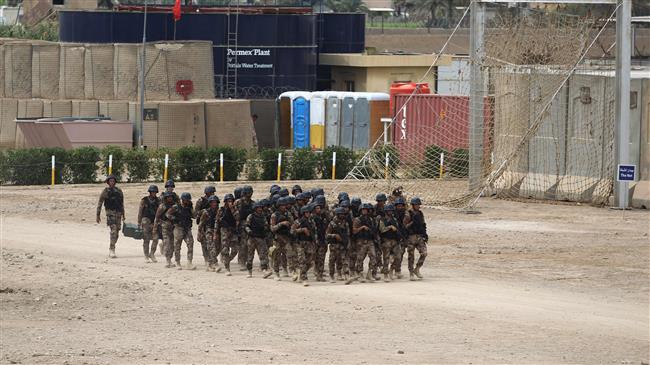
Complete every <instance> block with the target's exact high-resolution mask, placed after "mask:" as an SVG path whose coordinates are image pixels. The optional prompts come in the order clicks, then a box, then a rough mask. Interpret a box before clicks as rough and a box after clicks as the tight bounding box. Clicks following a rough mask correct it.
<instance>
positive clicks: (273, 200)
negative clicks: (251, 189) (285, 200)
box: [271, 195, 282, 206]
mask: <svg viewBox="0 0 650 365" xmlns="http://www.w3.org/2000/svg"><path fill="white" fill-rule="evenodd" d="M280 199H282V198H281V197H280V195H273V198H271V204H273V206H278V203H279V201H280Z"/></svg>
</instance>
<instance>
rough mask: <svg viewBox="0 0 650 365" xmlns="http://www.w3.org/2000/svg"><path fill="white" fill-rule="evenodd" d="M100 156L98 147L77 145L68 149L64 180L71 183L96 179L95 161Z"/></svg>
mask: <svg viewBox="0 0 650 365" xmlns="http://www.w3.org/2000/svg"><path fill="white" fill-rule="evenodd" d="M100 158H101V152H100V150H99V148H97V147H93V146H86V147H79V148H75V149H73V150H71V151H68V163H67V164H66V180H67V181H69V182H71V183H72V184H83V183H86V184H87V183H93V182H95V181H96V180H97V162H98V161H99V160H100Z"/></svg>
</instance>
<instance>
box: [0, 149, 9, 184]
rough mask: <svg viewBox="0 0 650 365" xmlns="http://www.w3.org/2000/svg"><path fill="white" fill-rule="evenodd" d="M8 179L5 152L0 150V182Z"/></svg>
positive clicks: (2, 182)
mask: <svg viewBox="0 0 650 365" xmlns="http://www.w3.org/2000/svg"><path fill="white" fill-rule="evenodd" d="M7 180H9V165H8V162H7V152H5V151H4V150H0V184H4V183H6V182H7Z"/></svg>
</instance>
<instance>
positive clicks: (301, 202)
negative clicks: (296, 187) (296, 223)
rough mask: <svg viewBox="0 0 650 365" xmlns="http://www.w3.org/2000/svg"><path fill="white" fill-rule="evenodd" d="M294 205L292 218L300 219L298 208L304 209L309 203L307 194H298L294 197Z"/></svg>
mask: <svg viewBox="0 0 650 365" xmlns="http://www.w3.org/2000/svg"><path fill="white" fill-rule="evenodd" d="M295 199H296V205H295V206H294V207H293V212H292V213H293V217H294V218H295V219H298V218H300V217H301V214H300V208H302V207H304V206H305V205H307V203H308V202H309V198H308V197H307V193H300V194H298V195H297V196H296V198H295Z"/></svg>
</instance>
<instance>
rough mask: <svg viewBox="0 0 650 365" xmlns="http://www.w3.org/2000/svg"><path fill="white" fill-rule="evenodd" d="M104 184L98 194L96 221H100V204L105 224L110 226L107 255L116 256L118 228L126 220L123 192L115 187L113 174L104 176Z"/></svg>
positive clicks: (115, 181)
mask: <svg viewBox="0 0 650 365" xmlns="http://www.w3.org/2000/svg"><path fill="white" fill-rule="evenodd" d="M106 184H108V187H106V188H104V190H103V191H102V193H101V194H100V195H99V202H98V203H97V217H96V221H97V223H100V222H101V221H102V219H101V217H100V216H101V213H102V205H103V206H104V209H105V210H106V225H107V226H108V227H109V228H110V244H109V246H108V256H109V257H110V258H113V259H114V258H116V257H117V256H116V255H115V244H116V243H117V239H118V237H119V233H120V230H121V229H122V222H123V221H124V220H126V215H125V214H124V194H123V193H122V190H120V188H118V187H116V186H115V184H117V179H116V178H115V176H113V175H108V176H107V177H106Z"/></svg>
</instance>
